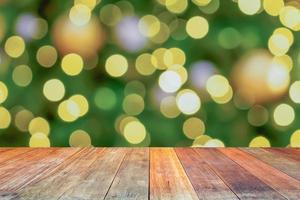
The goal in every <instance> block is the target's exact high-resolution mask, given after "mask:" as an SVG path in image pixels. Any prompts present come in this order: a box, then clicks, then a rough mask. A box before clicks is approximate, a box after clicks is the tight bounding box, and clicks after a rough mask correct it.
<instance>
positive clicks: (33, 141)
mask: <svg viewBox="0 0 300 200" xmlns="http://www.w3.org/2000/svg"><path fill="white" fill-rule="evenodd" d="M29 146H30V147H50V140H49V138H48V137H47V135H45V134H44V133H39V132H38V133H35V134H33V135H32V136H31V137H30V140H29Z"/></svg>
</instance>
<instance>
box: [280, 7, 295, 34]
mask: <svg viewBox="0 0 300 200" xmlns="http://www.w3.org/2000/svg"><path fill="white" fill-rule="evenodd" d="M279 19H280V22H281V23H282V24H283V25H284V26H286V27H288V28H290V29H292V30H294V31H298V30H300V11H299V9H298V8H296V7H294V6H285V7H284V8H282V9H281V10H280V13H279Z"/></svg>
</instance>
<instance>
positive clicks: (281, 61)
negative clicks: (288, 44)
mask: <svg viewBox="0 0 300 200" xmlns="http://www.w3.org/2000/svg"><path fill="white" fill-rule="evenodd" d="M272 65H273V66H274V65H277V67H278V66H281V67H285V68H286V69H287V70H288V71H289V72H290V71H291V70H292V69H293V60H292V58H291V57H290V56H289V55H282V56H275V57H274V58H273V60H272Z"/></svg>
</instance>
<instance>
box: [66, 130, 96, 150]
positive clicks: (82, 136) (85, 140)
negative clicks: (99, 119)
mask: <svg viewBox="0 0 300 200" xmlns="http://www.w3.org/2000/svg"><path fill="white" fill-rule="evenodd" d="M91 143H92V141H91V137H90V135H89V134H88V133H87V132H86V131H84V130H76V131H74V132H72V133H71V135H70V138H69V144H70V146H71V147H90V146H91V145H92V144H91Z"/></svg>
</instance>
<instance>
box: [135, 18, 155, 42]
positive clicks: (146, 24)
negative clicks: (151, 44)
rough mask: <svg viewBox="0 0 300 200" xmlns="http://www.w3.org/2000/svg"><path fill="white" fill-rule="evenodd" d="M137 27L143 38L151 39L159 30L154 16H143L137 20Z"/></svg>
mask: <svg viewBox="0 0 300 200" xmlns="http://www.w3.org/2000/svg"><path fill="white" fill-rule="evenodd" d="M138 27H139V31H140V32H141V33H142V34H143V35H144V36H146V37H153V36H155V35H156V34H157V33H158V32H159V30H160V21H159V19H158V18H157V17H155V16H154V15H145V16H143V17H142V18H141V19H140V20H139V23H138Z"/></svg>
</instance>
